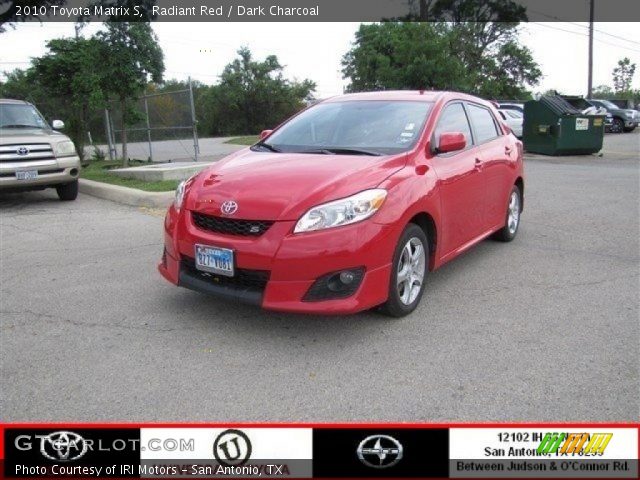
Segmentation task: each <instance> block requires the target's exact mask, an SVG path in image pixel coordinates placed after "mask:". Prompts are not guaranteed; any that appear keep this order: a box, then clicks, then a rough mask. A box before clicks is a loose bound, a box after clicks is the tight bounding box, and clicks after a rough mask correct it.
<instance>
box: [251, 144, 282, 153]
mask: <svg viewBox="0 0 640 480" xmlns="http://www.w3.org/2000/svg"><path fill="white" fill-rule="evenodd" d="M254 147H262V148H266V149H267V150H269V151H270V152H276V153H280V152H282V150H280V149H279V148H276V147H274V146H273V145H270V144H268V143H265V142H258V143H256V144H255V145H254V146H253V147H251V149H252V150H253V149H254Z"/></svg>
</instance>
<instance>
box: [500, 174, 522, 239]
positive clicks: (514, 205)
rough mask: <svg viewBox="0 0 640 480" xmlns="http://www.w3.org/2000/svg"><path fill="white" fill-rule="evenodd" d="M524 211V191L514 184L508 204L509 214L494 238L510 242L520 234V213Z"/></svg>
mask: <svg viewBox="0 0 640 480" xmlns="http://www.w3.org/2000/svg"><path fill="white" fill-rule="evenodd" d="M521 213H522V193H521V192H520V188H519V187H518V186H517V185H514V186H513V188H512V189H511V193H510V194H509V203H508V205H507V214H506V217H505V221H504V227H502V228H501V229H500V230H498V231H497V232H496V233H495V234H494V236H493V238H495V239H496V240H500V241H501V242H510V241H511V240H513V239H514V238H516V235H517V234H518V228H519V227H520V214H521Z"/></svg>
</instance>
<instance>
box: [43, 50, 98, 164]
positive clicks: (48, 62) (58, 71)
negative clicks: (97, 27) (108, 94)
mask: <svg viewBox="0 0 640 480" xmlns="http://www.w3.org/2000/svg"><path fill="white" fill-rule="evenodd" d="M47 48H48V49H49V52H48V53H47V54H45V55H44V56H42V57H40V58H34V59H33V63H32V68H31V71H32V76H33V80H34V81H35V83H36V84H37V85H39V86H40V87H41V88H43V89H44V90H45V91H46V92H47V94H48V96H50V97H53V98H56V97H57V98H64V100H65V102H64V104H65V108H64V112H65V117H66V119H68V128H69V135H70V137H71V138H72V140H73V141H74V143H75V145H76V148H77V150H78V154H79V155H80V158H81V159H84V146H85V143H86V136H87V125H88V123H89V109H90V108H93V109H97V108H99V107H100V106H102V105H103V104H104V93H103V91H102V88H101V84H102V81H101V77H100V75H99V72H98V69H97V61H98V60H97V59H98V58H99V55H100V50H101V44H100V42H98V40H96V39H93V38H92V39H85V38H73V39H71V38H63V39H56V40H51V41H49V42H48V43H47Z"/></svg>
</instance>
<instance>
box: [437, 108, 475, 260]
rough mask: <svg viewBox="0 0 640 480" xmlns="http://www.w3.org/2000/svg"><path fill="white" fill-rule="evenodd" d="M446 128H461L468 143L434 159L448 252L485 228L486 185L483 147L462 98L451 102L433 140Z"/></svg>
mask: <svg viewBox="0 0 640 480" xmlns="http://www.w3.org/2000/svg"><path fill="white" fill-rule="evenodd" d="M445 132H461V133H463V134H464V136H465V139H466V141H467V147H466V148H465V149H464V150H461V151H458V152H451V153H446V154H436V155H435V156H434V158H433V159H432V161H431V163H432V166H433V168H434V170H435V173H436V175H437V176H438V192H439V195H440V208H441V227H440V232H439V236H440V239H439V242H441V243H440V245H441V248H442V250H441V251H442V255H443V256H446V255H448V254H450V253H452V252H454V251H456V250H458V249H460V248H461V247H462V246H464V245H465V244H467V243H468V242H470V241H471V240H473V239H474V238H476V237H477V236H478V235H480V233H481V232H482V228H483V210H484V207H483V201H482V198H483V196H484V187H483V182H482V180H481V175H480V166H481V163H482V160H481V158H480V149H479V148H478V147H476V146H475V145H474V142H473V135H472V133H471V127H470V125H469V120H468V118H467V114H466V112H465V109H464V106H463V103H462V102H453V103H449V104H448V105H447V106H445V108H444V109H443V110H442V113H441V114H440V118H439V119H438V121H437V123H436V127H435V130H434V137H433V141H434V142H435V145H436V147H437V145H438V139H439V137H440V135H441V134H442V133H445Z"/></svg>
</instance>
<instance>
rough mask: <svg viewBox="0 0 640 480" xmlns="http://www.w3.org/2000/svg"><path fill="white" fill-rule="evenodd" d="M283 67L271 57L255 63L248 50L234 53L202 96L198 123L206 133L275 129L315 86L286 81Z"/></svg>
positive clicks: (300, 104) (306, 82) (303, 82)
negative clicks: (216, 79)
mask: <svg viewBox="0 0 640 480" xmlns="http://www.w3.org/2000/svg"><path fill="white" fill-rule="evenodd" d="M283 68H284V67H283V66H282V65H281V64H280V62H278V59H277V57H276V56H274V55H270V56H268V57H267V58H266V59H265V60H264V61H263V62H259V61H256V60H254V59H253V56H252V54H251V52H250V51H249V49H247V48H241V49H240V50H238V58H236V59H235V60H234V61H233V62H231V63H230V64H228V65H227V66H226V67H225V69H224V71H223V72H222V74H221V75H220V83H219V84H218V85H216V86H214V87H212V88H210V89H209V90H208V91H207V92H204V93H203V102H204V104H205V105H206V109H205V116H204V118H203V120H202V122H203V125H204V126H205V128H206V129H207V130H208V133H209V134H223V135H229V134H231V135H235V134H241V133H246V134H254V133H257V132H259V131H260V130H264V129H266V128H273V127H275V126H276V125H278V124H279V123H280V122H282V121H283V120H285V119H286V118H287V117H289V116H290V115H291V114H293V113H295V112H296V111H297V110H299V109H300V108H302V107H303V106H304V103H303V101H304V99H305V98H306V97H307V96H308V95H309V94H310V93H311V92H312V91H313V90H315V83H314V82H312V81H311V80H303V81H301V82H298V81H289V80H287V79H285V78H284V76H283Z"/></svg>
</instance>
